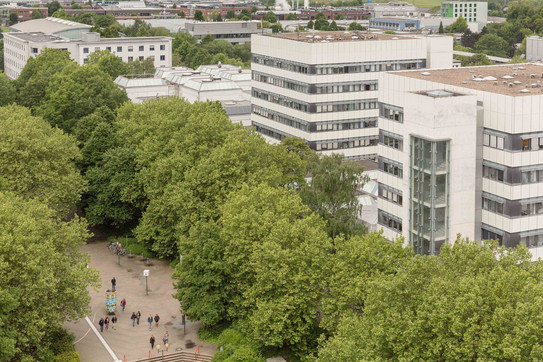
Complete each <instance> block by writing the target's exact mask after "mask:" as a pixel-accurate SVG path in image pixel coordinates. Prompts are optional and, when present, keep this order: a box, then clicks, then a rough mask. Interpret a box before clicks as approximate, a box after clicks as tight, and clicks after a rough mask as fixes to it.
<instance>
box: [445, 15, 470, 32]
mask: <svg viewBox="0 0 543 362" xmlns="http://www.w3.org/2000/svg"><path fill="white" fill-rule="evenodd" d="M467 28H468V22H467V21H466V19H464V18H463V17H461V16H459V17H458V19H456V21H455V22H454V23H452V24H451V25H449V26H448V27H447V28H446V31H447V32H448V33H463V32H465V31H466V29H467Z"/></svg>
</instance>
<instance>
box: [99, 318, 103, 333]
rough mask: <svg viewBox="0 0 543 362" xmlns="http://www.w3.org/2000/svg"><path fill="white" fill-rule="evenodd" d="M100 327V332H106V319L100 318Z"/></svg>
mask: <svg viewBox="0 0 543 362" xmlns="http://www.w3.org/2000/svg"><path fill="white" fill-rule="evenodd" d="M98 325H99V326H100V332H103V331H104V318H100V321H99V322H98Z"/></svg>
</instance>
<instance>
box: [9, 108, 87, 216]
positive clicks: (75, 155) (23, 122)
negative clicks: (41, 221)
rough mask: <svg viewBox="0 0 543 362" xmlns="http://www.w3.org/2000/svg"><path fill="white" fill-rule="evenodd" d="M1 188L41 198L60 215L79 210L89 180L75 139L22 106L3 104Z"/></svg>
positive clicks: (29, 197) (32, 197)
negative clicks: (82, 170) (79, 167)
mask: <svg viewBox="0 0 543 362" xmlns="http://www.w3.org/2000/svg"><path fill="white" fill-rule="evenodd" d="M0 129H2V132H0V190H3V191H12V192H15V193H16V194H17V195H19V196H22V197H24V198H25V199H37V200H39V201H41V202H43V203H44V204H46V205H48V206H49V207H50V208H51V209H52V210H54V211H55V212H56V213H57V214H58V215H59V216H66V215H67V214H68V213H69V212H70V211H73V210H74V209H75V205H76V203H77V202H78V201H79V199H80V197H81V193H82V192H83V190H84V189H85V182H84V180H83V178H82V177H81V175H80V174H79V171H78V170H77V168H76V166H75V163H74V161H75V160H78V159H79V158H80V157H81V156H80V153H79V150H78V148H77V144H76V142H75V140H74V139H73V138H72V137H71V136H68V135H65V134H63V132H62V131H61V130H59V129H55V128H52V127H51V126H50V125H49V124H48V123H47V122H45V121H44V120H42V119H41V118H38V117H33V116H32V115H31V114H30V111H29V110H28V109H26V108H23V107H20V106H15V105H11V106H7V107H0Z"/></svg>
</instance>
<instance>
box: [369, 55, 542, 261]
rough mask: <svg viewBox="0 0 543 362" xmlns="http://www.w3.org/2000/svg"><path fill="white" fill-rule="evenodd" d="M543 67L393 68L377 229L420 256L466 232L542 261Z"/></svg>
mask: <svg viewBox="0 0 543 362" xmlns="http://www.w3.org/2000/svg"><path fill="white" fill-rule="evenodd" d="M542 73H543V66H541V65H535V64H523V65H500V66H487V67H473V68H456V69H448V70H428V71H424V72H421V71H406V72H393V73H388V74H386V75H385V76H384V79H383V81H382V82H381V84H380V88H379V101H380V103H379V109H380V114H379V146H378V148H379V149H378V153H379V169H380V175H379V177H378V179H379V200H378V205H379V224H380V225H381V226H382V227H383V230H384V233H385V235H386V236H387V237H389V238H394V237H397V236H404V237H405V239H406V242H409V243H410V244H411V245H413V246H414V247H415V250H416V251H417V252H418V253H421V254H433V253H438V252H439V249H440V247H441V245H442V244H443V243H444V242H446V241H454V240H455V239H456V235H457V234H458V233H460V234H462V236H465V237H469V238H472V239H476V240H480V239H497V240H499V241H500V242H501V243H502V245H505V246H508V247H514V246H516V245H518V244H523V245H526V246H527V247H529V248H531V251H532V253H533V254H534V257H537V256H543V250H542V249H543V88H542V85H541V80H542V76H541V74H542Z"/></svg>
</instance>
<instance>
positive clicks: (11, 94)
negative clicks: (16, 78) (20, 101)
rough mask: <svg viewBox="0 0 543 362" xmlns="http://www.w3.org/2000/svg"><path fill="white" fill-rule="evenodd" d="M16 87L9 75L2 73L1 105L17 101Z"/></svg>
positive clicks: (0, 79)
mask: <svg viewBox="0 0 543 362" xmlns="http://www.w3.org/2000/svg"><path fill="white" fill-rule="evenodd" d="M15 94H16V89H15V85H14V84H13V81H11V80H10V79H9V78H8V77H7V75H5V74H4V73H0V107H1V106H6V105H8V104H10V103H13V101H15Z"/></svg>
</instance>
